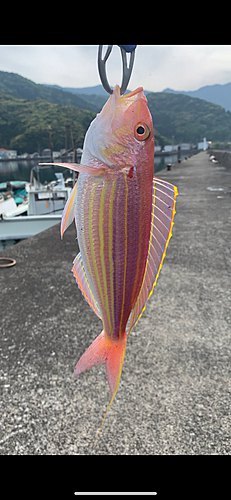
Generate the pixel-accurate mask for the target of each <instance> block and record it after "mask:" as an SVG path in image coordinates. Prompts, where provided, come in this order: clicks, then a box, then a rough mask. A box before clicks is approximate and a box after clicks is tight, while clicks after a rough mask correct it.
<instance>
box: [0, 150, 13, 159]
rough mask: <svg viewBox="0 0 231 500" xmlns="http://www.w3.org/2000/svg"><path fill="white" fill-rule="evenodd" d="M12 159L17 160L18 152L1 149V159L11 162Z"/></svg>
mask: <svg viewBox="0 0 231 500" xmlns="http://www.w3.org/2000/svg"><path fill="white" fill-rule="evenodd" d="M12 158H17V151H15V150H14V149H5V148H0V159H2V160H11V159H12Z"/></svg>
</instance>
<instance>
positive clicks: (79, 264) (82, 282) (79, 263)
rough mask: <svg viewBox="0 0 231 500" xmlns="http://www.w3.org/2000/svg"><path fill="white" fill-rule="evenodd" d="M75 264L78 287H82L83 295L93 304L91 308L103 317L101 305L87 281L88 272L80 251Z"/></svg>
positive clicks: (74, 272)
mask: <svg viewBox="0 0 231 500" xmlns="http://www.w3.org/2000/svg"><path fill="white" fill-rule="evenodd" d="M73 264H74V265H73V268H72V271H73V274H74V276H75V278H76V281H77V283H78V287H79V288H80V290H81V292H82V294H83V296H84V297H85V299H86V301H87V302H88V304H89V306H91V308H92V309H93V311H94V312H95V314H97V316H98V317H99V318H100V319H102V317H101V312H100V309H99V306H98V304H97V302H96V300H95V298H94V295H93V293H92V290H91V288H90V285H89V283H88V281H87V277H86V273H85V270H84V267H83V260H82V256H81V253H80V252H79V253H78V255H77V257H76V258H75V260H74V262H73Z"/></svg>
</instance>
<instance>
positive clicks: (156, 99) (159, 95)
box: [147, 92, 231, 144]
mask: <svg viewBox="0 0 231 500" xmlns="http://www.w3.org/2000/svg"><path fill="white" fill-rule="evenodd" d="M147 99H148V105H149V109H150V112H151V114H152V118H153V123H154V127H155V128H156V129H157V130H158V132H159V133H160V134H163V135H165V136H166V137H169V138H172V137H173V136H174V142H175V143H176V144H177V143H180V142H189V143H197V142H199V141H201V139H202V138H203V137H206V138H207V140H209V141H216V140H221V141H230V140H231V113H230V112H229V111H225V109H224V108H222V107H221V106H219V105H217V104H213V103H211V102H208V101H204V100H203V99H198V98H195V97H190V96H187V95H183V94H170V93H164V92H156V93H151V94H147Z"/></svg>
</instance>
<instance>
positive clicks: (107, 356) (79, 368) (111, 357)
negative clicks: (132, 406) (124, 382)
mask: <svg viewBox="0 0 231 500" xmlns="http://www.w3.org/2000/svg"><path fill="white" fill-rule="evenodd" d="M126 344H127V335H126V333H124V334H123V335H122V336H121V339H120V340H118V341H116V340H111V339H109V338H108V337H107V336H106V335H105V333H104V330H103V331H102V332H101V334H100V335H99V336H98V337H97V338H96V339H95V340H94V341H93V342H92V344H91V345H90V346H89V347H88V349H87V350H86V351H85V352H84V354H83V355H82V356H81V358H80V359H79V361H78V363H77V365H76V367H75V371H74V376H77V375H79V373H82V372H84V371H85V370H87V369H88V368H91V367H92V366H96V365H100V364H101V363H103V362H105V368H106V373H107V380H108V384H109V388H110V393H111V401H110V403H109V406H108V408H107V410H106V413H105V415H104V419H103V422H102V425H101V427H100V429H99V431H98V433H99V432H100V430H101V429H102V426H103V424H104V421H105V418H106V415H107V412H108V410H109V408H110V406H111V404H112V401H113V400H114V398H115V395H116V393H117V390H118V387H119V383H120V378H121V373H122V369H123V362H124V357H125V351H126Z"/></svg>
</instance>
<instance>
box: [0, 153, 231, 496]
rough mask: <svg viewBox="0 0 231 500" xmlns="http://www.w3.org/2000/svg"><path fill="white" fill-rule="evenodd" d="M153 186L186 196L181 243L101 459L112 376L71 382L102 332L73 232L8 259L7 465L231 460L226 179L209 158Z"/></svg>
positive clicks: (170, 254)
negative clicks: (32, 459)
mask: <svg viewBox="0 0 231 500" xmlns="http://www.w3.org/2000/svg"><path fill="white" fill-rule="evenodd" d="M157 175H158V177H160V178H162V179H165V180H166V181H169V182H171V183H173V184H175V185H176V186H177V188H178V192H179V196H178V198H177V207H176V216H175V224H174V227H173V237H172V239H171V240H170V244H169V248H168V250H167V255H166V258H165V261H164V265H163V269H162V270H161V273H160V277H159V279H158V282H157V286H156V288H155V291H154V293H153V295H152V297H151V298H150V300H149V301H148V303H147V307H146V310H145V312H144V314H143V316H142V318H141V319H140V320H139V322H138V324H137V326H136V328H135V329H134V331H133V332H132V334H131V335H130V337H129V339H128V345H127V351H126V356H125V361H124V367H123V373H122V379H121V383H120V387H119V390H118V393H117V396H116V399H115V401H114V402H113V404H112V407H111V409H110V411H109V413H108V416H107V418H106V421H105V424H104V427H103V429H102V431H101V433H100V435H99V437H98V441H97V442H96V444H95V447H94V448H93V449H91V445H92V442H93V441H94V438H95V436H96V431H97V429H99V427H100V425H101V423H102V419H103V416H104V413H105V411H106V408H107V405H108V403H109V401H110V396H109V389H108V384H107V380H106V374H105V368H104V365H100V366H97V367H94V368H92V369H90V370H87V371H86V372H84V373H82V374H81V375H79V376H78V377H77V378H76V379H75V380H74V378H73V372H74V367H75V364H76V363H77V361H78V359H79V357H80V356H81V354H82V353H83V352H84V351H85V350H86V349H87V347H88V346H89V345H90V343H91V342H92V341H93V339H94V338H95V337H96V336H97V335H99V333H100V332H101V330H102V323H101V321H100V320H99V318H98V317H97V316H96V315H95V314H94V312H93V311H92V310H91V309H90V307H89V306H88V304H87V303H86V301H85V300H84V298H83V296H82V294H81V292H80V291H79V289H78V286H77V284H76V282H75V279H74V277H73V274H72V272H71V268H72V261H73V260H74V258H75V256H76V255H77V253H78V251H79V249H78V245H77V241H76V230H75V226H74V224H72V225H71V226H70V228H69V229H68V230H67V231H66V232H65V234H64V238H63V240H62V241H61V239H60V227H59V225H56V226H54V227H52V228H50V229H48V230H46V231H44V232H42V233H40V234H38V235H36V236H33V237H32V238H29V239H27V240H25V241H22V242H21V243H19V244H17V245H15V246H13V247H11V248H8V249H6V250H4V251H3V252H1V254H0V256H2V257H4V256H6V257H11V258H13V259H15V260H16V265H15V266H13V267H10V268H4V269H0V282H1V289H0V303H1V326H0V333H1V335H0V339H1V341H0V348H1V351H0V354H1V387H2V391H1V392H2V397H1V403H0V404H1V423H2V425H1V434H0V453H1V455H88V454H90V453H92V454H95V455H230V453H231V442H230V424H231V413H230V396H231V380H230V366H231V347H230V346H231V343H230V335H231V287H230V283H231V251H230V248H231V174H230V170H227V169H226V168H225V167H224V166H222V165H220V164H213V163H211V162H210V161H209V155H208V154H206V153H205V152H202V153H199V154H197V155H195V156H193V157H192V158H190V159H188V160H184V161H182V162H181V163H180V164H178V163H177V164H175V165H173V166H172V168H171V170H170V171H167V170H166V169H165V170H162V171H161V172H159V173H158V174H157ZM76 488H77V487H76ZM154 489H155V481H154Z"/></svg>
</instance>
